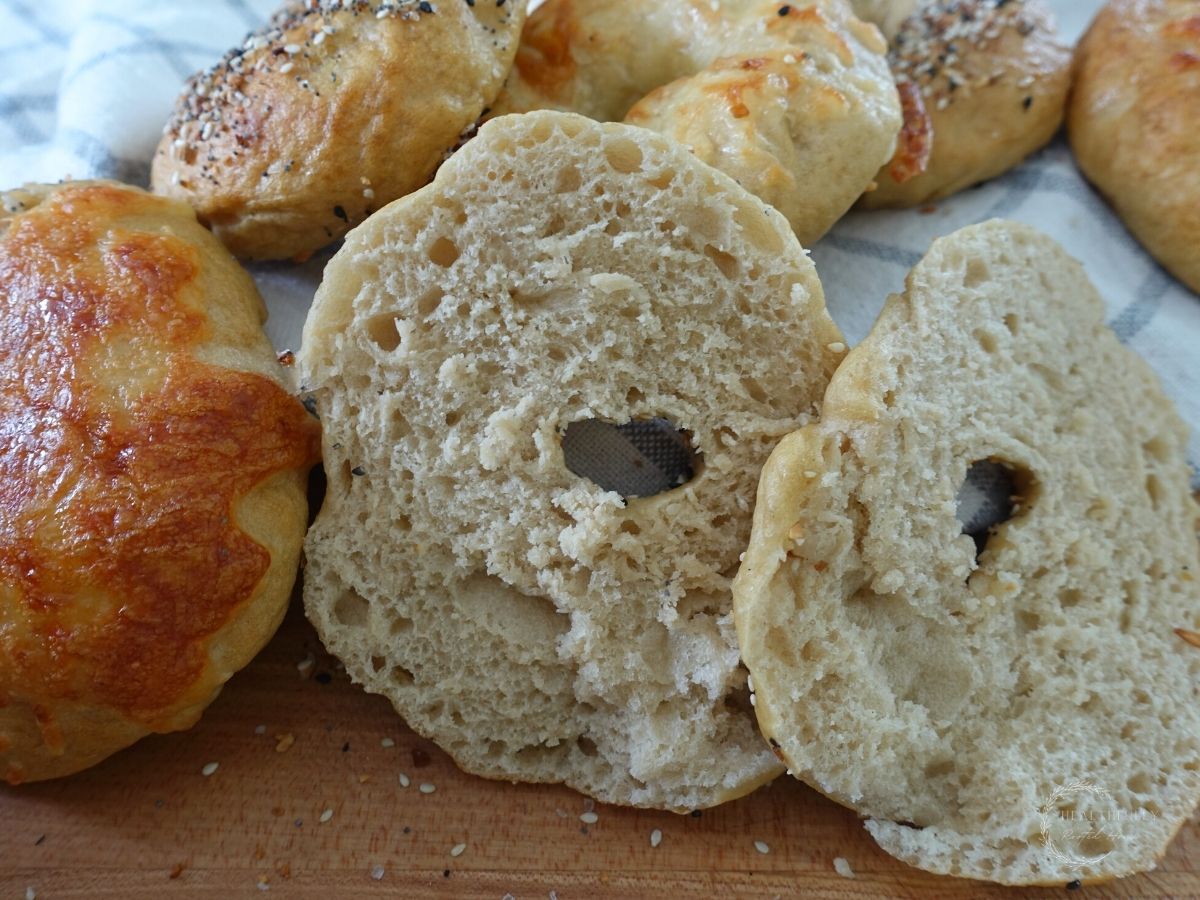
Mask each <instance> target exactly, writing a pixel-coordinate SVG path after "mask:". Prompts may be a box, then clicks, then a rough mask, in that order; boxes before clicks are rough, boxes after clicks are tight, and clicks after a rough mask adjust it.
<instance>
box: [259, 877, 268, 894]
mask: <svg viewBox="0 0 1200 900" xmlns="http://www.w3.org/2000/svg"><path fill="white" fill-rule="evenodd" d="M258 889H259V890H260V891H269V890H270V889H271V880H270V879H269V878H267V876H266V875H259V876H258Z"/></svg>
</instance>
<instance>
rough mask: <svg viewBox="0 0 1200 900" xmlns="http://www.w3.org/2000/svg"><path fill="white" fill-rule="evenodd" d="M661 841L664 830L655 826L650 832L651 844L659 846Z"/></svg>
mask: <svg viewBox="0 0 1200 900" xmlns="http://www.w3.org/2000/svg"><path fill="white" fill-rule="evenodd" d="M661 843H662V832H661V831H659V830H658V829H657V828H655V829H654V830H653V831H652V832H650V846H651V847H657V846H658V845H659V844H661Z"/></svg>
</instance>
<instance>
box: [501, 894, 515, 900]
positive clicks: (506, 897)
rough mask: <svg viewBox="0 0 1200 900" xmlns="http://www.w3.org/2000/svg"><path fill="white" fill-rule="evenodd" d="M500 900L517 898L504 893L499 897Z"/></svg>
mask: <svg viewBox="0 0 1200 900" xmlns="http://www.w3.org/2000/svg"><path fill="white" fill-rule="evenodd" d="M500 900H517V898H516V897H514V896H513V895H512V894H505V895H504V896H503V897H501V898H500Z"/></svg>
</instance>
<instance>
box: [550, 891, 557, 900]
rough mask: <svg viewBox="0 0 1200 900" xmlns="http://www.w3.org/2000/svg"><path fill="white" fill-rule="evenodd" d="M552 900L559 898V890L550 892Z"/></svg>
mask: <svg viewBox="0 0 1200 900" xmlns="http://www.w3.org/2000/svg"><path fill="white" fill-rule="evenodd" d="M550 900H558V891H551V892H550Z"/></svg>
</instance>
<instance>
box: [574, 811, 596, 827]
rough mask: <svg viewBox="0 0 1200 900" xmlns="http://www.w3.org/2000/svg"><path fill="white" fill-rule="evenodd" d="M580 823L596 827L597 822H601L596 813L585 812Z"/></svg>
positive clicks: (580, 818)
mask: <svg viewBox="0 0 1200 900" xmlns="http://www.w3.org/2000/svg"><path fill="white" fill-rule="evenodd" d="M579 821H580V822H583V823H585V824H587V825H595V824H596V823H597V822H599V821H600V817H599V816H598V815H596V814H595V813H594V812H585V813H584V814H583V815H581V816H580V817H579Z"/></svg>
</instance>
